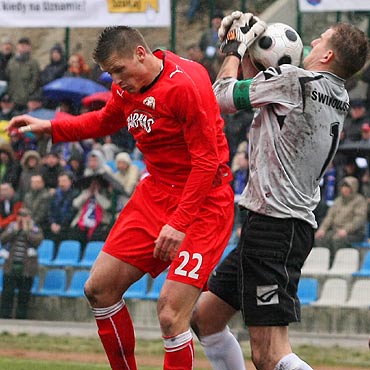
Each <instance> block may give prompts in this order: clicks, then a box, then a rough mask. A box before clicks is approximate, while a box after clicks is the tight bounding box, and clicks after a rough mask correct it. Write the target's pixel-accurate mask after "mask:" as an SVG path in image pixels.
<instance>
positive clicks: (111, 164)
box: [105, 160, 117, 172]
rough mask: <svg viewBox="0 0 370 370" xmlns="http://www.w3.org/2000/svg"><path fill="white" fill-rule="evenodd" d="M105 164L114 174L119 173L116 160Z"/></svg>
mask: <svg viewBox="0 0 370 370" xmlns="http://www.w3.org/2000/svg"><path fill="white" fill-rule="evenodd" d="M105 163H106V164H107V165H108V166H109V167H110V168H111V169H112V170H113V172H117V166H116V161H115V160H108V161H105Z"/></svg>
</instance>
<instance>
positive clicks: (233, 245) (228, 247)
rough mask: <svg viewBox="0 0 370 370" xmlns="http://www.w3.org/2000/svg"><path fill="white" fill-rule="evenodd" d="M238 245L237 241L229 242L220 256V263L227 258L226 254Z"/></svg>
mask: <svg viewBox="0 0 370 370" xmlns="http://www.w3.org/2000/svg"><path fill="white" fill-rule="evenodd" d="M236 246H237V244H235V243H229V244H228V245H227V246H226V248H225V250H224V251H223V253H222V256H221V258H220V261H219V263H221V262H222V261H223V260H224V259H225V258H226V256H227V255H228V254H229V253H230V252H231V251H232V250H233V249H235V248H236Z"/></svg>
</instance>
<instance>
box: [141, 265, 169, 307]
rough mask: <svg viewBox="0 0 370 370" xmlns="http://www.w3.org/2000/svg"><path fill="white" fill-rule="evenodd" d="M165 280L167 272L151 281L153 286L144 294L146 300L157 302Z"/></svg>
mask: <svg viewBox="0 0 370 370" xmlns="http://www.w3.org/2000/svg"><path fill="white" fill-rule="evenodd" d="M166 278H167V271H164V272H161V273H160V274H159V275H158V276H157V277H156V278H155V279H154V281H153V284H152V286H151V288H150V290H149V292H148V293H147V294H146V296H145V298H146V299H153V300H157V299H158V298H159V294H160V292H161V289H162V286H163V284H164V282H165V281H166Z"/></svg>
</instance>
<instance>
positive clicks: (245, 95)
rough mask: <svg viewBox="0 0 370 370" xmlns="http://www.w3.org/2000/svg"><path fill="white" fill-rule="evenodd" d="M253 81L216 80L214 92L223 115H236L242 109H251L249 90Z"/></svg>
mask: <svg viewBox="0 0 370 370" xmlns="http://www.w3.org/2000/svg"><path fill="white" fill-rule="evenodd" d="M251 83H252V80H251V79H249V80H242V81H238V80H237V79H236V78H234V77H224V78H220V79H218V80H216V82H215V83H214V84H213V91H214V93H215V95H216V98H217V101H218V105H219V106H220V110H221V113H235V112H236V111H238V110H241V109H251V108H252V105H251V102H250V100H249V88H250V85H251Z"/></svg>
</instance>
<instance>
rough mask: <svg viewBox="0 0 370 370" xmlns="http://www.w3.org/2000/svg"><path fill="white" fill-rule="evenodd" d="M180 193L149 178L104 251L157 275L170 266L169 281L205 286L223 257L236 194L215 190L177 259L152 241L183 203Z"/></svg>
mask: <svg viewBox="0 0 370 370" xmlns="http://www.w3.org/2000/svg"><path fill="white" fill-rule="evenodd" d="M180 197H181V194H178V191H175V190H174V191H171V189H168V188H166V189H164V188H163V187H161V186H159V185H158V184H157V183H154V180H153V179H152V177H151V176H148V177H146V178H145V179H144V180H142V181H141V182H140V183H139V185H138V186H137V187H136V190H135V192H134V194H133V195H132V197H131V199H130V201H129V202H128V203H127V205H126V206H125V208H124V209H123V211H122V212H121V214H120V215H119V217H118V219H117V221H116V223H115V224H114V226H113V228H112V230H111V232H110V233H109V236H108V238H107V240H106V242H105V245H104V248H103V251H104V252H106V253H108V254H110V255H112V256H114V257H116V258H118V259H120V260H122V261H124V262H126V263H128V264H130V265H132V266H135V267H137V268H138V269H140V270H142V271H143V272H148V273H149V274H150V275H151V276H152V277H156V276H157V275H159V274H160V273H161V272H162V271H163V270H165V269H166V268H167V267H169V272H168V277H167V278H168V279H170V280H175V281H179V282H182V283H185V284H189V285H194V286H196V287H199V288H204V287H205V286H206V284H207V280H208V277H209V275H210V273H211V272H212V270H213V269H214V267H215V266H216V265H217V263H218V261H219V259H220V258H221V256H222V252H223V251H224V249H225V247H226V245H227V243H228V241H229V239H230V236H231V232H232V227H233V222H234V193H233V191H232V189H231V187H230V186H229V185H228V184H227V185H223V186H220V187H217V188H213V189H212V190H211V191H210V193H209V194H208V196H207V198H206V199H205V201H204V203H203V206H202V207H201V209H200V211H199V214H198V215H197V217H196V218H195V219H194V221H193V223H192V224H191V225H190V226H189V228H188V229H187V231H186V235H185V239H184V241H183V242H182V244H181V245H180V248H179V250H178V253H177V255H176V257H175V259H174V260H173V261H167V262H165V261H162V260H160V259H158V258H154V257H153V251H154V241H155V240H156V239H157V237H158V235H159V233H160V231H161V229H162V227H163V226H164V225H165V224H166V223H167V222H168V220H169V219H170V217H171V215H172V214H173V212H174V211H175V210H176V207H177V205H178V204H179V200H180Z"/></svg>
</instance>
